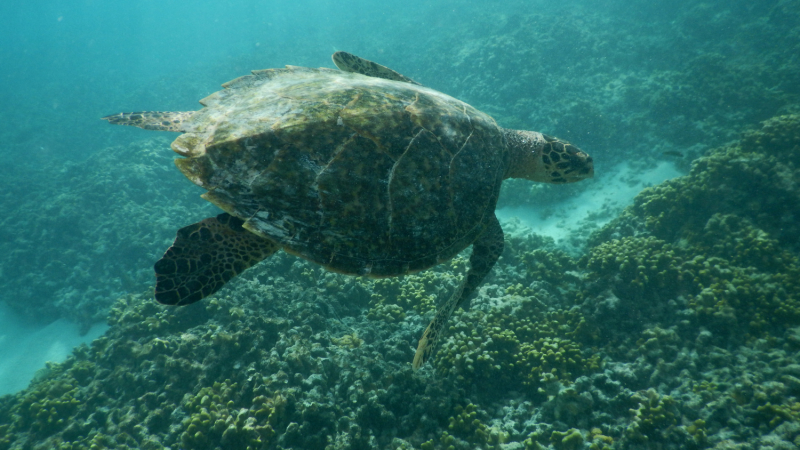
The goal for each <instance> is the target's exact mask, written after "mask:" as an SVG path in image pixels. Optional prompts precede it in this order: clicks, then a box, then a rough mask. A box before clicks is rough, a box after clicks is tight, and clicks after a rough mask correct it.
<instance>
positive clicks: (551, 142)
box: [505, 130, 594, 184]
mask: <svg viewBox="0 0 800 450" xmlns="http://www.w3.org/2000/svg"><path fill="white" fill-rule="evenodd" d="M505 131H506V141H507V143H508V148H509V152H510V153H511V159H510V161H509V166H508V168H507V169H506V176H505V177H506V178H525V179H527V180H531V181H539V182H543V183H557V184H561V183H573V182H575V181H581V180H583V179H585V178H591V177H592V176H594V163H593V162H592V157H591V156H589V155H587V154H586V153H584V152H582V151H581V150H580V149H579V148H578V147H576V146H574V145H572V144H570V143H569V142H567V141H562V140H560V139H557V138H554V137H551V136H548V135H546V134H542V133H537V132H535V131H521V130H505Z"/></svg>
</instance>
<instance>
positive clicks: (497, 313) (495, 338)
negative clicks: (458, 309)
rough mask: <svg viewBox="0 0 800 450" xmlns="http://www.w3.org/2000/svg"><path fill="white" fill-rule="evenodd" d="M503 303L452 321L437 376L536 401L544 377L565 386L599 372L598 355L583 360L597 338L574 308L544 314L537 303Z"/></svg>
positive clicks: (545, 310) (525, 299)
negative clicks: (503, 388) (521, 391)
mask: <svg viewBox="0 0 800 450" xmlns="http://www.w3.org/2000/svg"><path fill="white" fill-rule="evenodd" d="M506 299H507V302H506V303H504V304H502V305H498V306H497V307H496V308H493V309H491V310H489V312H487V313H483V312H481V311H469V312H465V313H463V314H462V315H459V316H458V318H457V320H454V321H453V323H452V325H451V326H450V328H449V331H448V333H449V334H450V336H451V339H448V340H447V341H446V342H444V343H443V344H442V347H441V349H440V350H439V353H438V356H437V358H436V360H435V364H436V367H437V370H439V371H441V372H451V373H454V374H456V376H457V377H458V378H459V379H462V380H470V381H472V382H475V383H480V384H486V383H489V382H493V383H502V384H504V385H507V386H519V387H526V388H527V390H528V391H529V392H530V393H532V394H534V395H536V394H537V393H538V389H539V387H540V386H541V379H542V377H543V376H544V375H545V374H550V375H553V376H555V377H556V379H558V380H560V381H562V382H563V383H566V384H568V383H570V382H571V381H572V380H573V379H574V378H576V377H578V376H580V375H584V374H587V373H591V372H594V371H596V370H598V369H599V367H600V359H599V356H598V355H596V354H595V355H592V356H589V357H584V356H583V348H582V346H585V345H586V343H590V342H592V341H593V339H594V336H595V334H594V333H593V330H592V329H593V327H591V326H590V325H589V324H588V323H587V322H586V320H585V319H584V318H583V316H582V315H581V314H580V312H578V310H577V308H573V309H569V310H558V309H553V310H548V308H545V307H543V306H541V303H539V302H538V300H536V299H535V298H531V297H523V298H520V297H507V298H506ZM581 343H582V344H581Z"/></svg>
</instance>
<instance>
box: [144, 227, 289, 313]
mask: <svg viewBox="0 0 800 450" xmlns="http://www.w3.org/2000/svg"><path fill="white" fill-rule="evenodd" d="M243 223H244V222H243V221H242V220H241V219H239V218H237V217H233V216H231V215H230V214H228V213H223V214H220V215H218V216H217V217H210V218H208V219H205V220H202V221H200V222H198V223H195V224H192V225H189V226H186V227H183V228H181V229H180V230H178V235H177V237H176V238H175V242H174V243H173V244H172V247H170V248H169V249H167V251H166V253H164V256H163V257H162V258H161V259H159V260H158V262H156V264H155V270H156V300H158V302H159V303H163V304H165V305H179V306H182V305H188V304H190V303H194V302H196V301H198V300H201V299H203V298H204V297H207V296H209V295H211V294H213V293H214V292H217V291H218V290H219V289H220V288H221V287H222V286H224V285H225V283H227V282H228V281H230V279H231V278H233V277H235V276H236V275H237V274H239V273H241V272H242V271H244V270H245V269H247V268H248V267H251V266H253V265H254V264H256V263H258V262H259V261H261V260H263V259H265V258H267V257H269V256H270V255H272V254H273V253H275V252H276V251H277V250H278V249H279V247H278V245H277V244H276V243H275V242H273V241H271V240H269V239H264V238H262V237H260V236H257V235H255V234H253V233H251V232H249V231H247V230H245V229H244V228H242V224H243Z"/></svg>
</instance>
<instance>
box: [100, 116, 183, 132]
mask: <svg viewBox="0 0 800 450" xmlns="http://www.w3.org/2000/svg"><path fill="white" fill-rule="evenodd" d="M195 112H196V111H140V112H128V113H119V114H112V115H110V116H105V117H103V119H102V120H107V121H108V122H109V123H111V124H114V125H129V126H132V127H139V128H143V129H145V130H156V131H180V132H183V131H188V130H186V129H185V128H184V122H186V121H187V120H188V119H189V118H190V117H192V114H194V113H195Z"/></svg>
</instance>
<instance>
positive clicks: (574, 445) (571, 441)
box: [550, 428, 584, 450]
mask: <svg viewBox="0 0 800 450" xmlns="http://www.w3.org/2000/svg"><path fill="white" fill-rule="evenodd" d="M583 442H584V440H583V435H582V434H581V432H580V431H579V430H576V429H575V428H570V429H569V430H567V431H566V432H563V433H562V432H560V431H553V433H552V434H551V435H550V443H551V444H553V447H554V448H555V449H556V450H578V449H579V448H581V447H582V446H583Z"/></svg>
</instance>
